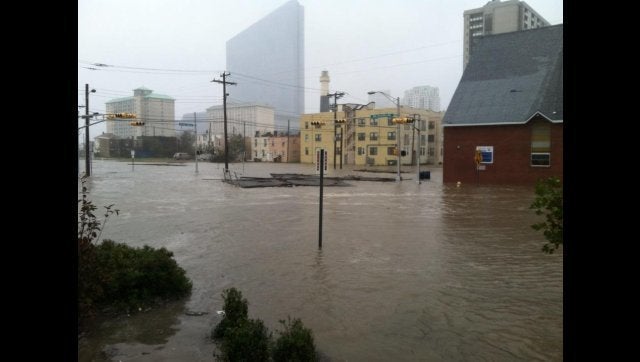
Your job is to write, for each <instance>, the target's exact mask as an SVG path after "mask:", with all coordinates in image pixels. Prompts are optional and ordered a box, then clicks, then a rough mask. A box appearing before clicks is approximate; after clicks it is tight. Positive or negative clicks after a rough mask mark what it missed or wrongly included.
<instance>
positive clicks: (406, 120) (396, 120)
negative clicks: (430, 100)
mask: <svg viewBox="0 0 640 362" xmlns="http://www.w3.org/2000/svg"><path fill="white" fill-rule="evenodd" d="M414 121H415V119H413V118H410V117H402V118H394V119H393V123H396V124H405V123H413V122H414Z"/></svg>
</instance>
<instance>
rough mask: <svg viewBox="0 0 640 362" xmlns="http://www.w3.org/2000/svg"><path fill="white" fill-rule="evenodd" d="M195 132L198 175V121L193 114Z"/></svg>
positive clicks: (194, 113)
mask: <svg viewBox="0 0 640 362" xmlns="http://www.w3.org/2000/svg"><path fill="white" fill-rule="evenodd" d="M193 132H194V134H195V136H196V154H195V156H196V173H198V121H197V118H196V112H193Z"/></svg>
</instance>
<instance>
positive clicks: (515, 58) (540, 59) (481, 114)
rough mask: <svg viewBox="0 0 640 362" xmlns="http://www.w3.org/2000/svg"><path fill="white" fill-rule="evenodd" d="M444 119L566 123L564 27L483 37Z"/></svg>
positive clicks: (450, 121)
mask: <svg viewBox="0 0 640 362" xmlns="http://www.w3.org/2000/svg"><path fill="white" fill-rule="evenodd" d="M472 47H473V55H472V56H471V58H470V59H469V63H468V64H467V68H466V69H465V71H464V73H463V75H462V79H461V80H460V83H459V84H458V87H457V88H456V91H455V93H454V95H453V98H452V99H451V104H450V105H449V108H448V109H447V112H446V114H445V116H444V118H443V124H444V125H445V126H446V125H483V124H514V123H516V124H517V123H525V122H527V121H528V120H529V118H530V117H531V116H532V115H533V114H535V113H536V112H540V113H542V114H544V115H545V117H547V118H548V119H550V120H551V121H555V122H557V121H562V117H563V112H562V108H563V107H562V106H563V104H562V102H563V97H562V91H563V86H562V75H563V74H562V61H563V58H562V48H563V37H562V25H556V26H549V27H543V28H538V29H532V30H525V31H517V32H512V33H504V34H496V35H489V36H484V37H480V38H479V39H477V40H476V41H475V42H474V44H473V45H472Z"/></svg>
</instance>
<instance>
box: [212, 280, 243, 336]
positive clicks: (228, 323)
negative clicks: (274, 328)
mask: <svg viewBox="0 0 640 362" xmlns="http://www.w3.org/2000/svg"><path fill="white" fill-rule="evenodd" d="M222 299H223V300H224V306H223V307H222V309H223V310H224V317H223V318H222V320H221V321H220V323H218V325H216V327H215V328H214V329H213V331H212V332H211V338H213V339H222V338H224V336H225V334H226V332H227V331H228V330H229V329H231V328H235V327H238V326H239V325H240V324H241V323H242V322H244V321H246V320H247V318H248V317H249V303H248V302H247V300H246V299H244V298H242V292H240V291H239V290H237V289H236V288H231V289H225V290H224V291H223V292H222Z"/></svg>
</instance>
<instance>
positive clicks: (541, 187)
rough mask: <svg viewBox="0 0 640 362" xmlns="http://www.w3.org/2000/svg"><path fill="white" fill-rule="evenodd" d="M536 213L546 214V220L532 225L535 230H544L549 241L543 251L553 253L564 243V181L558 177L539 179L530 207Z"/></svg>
mask: <svg viewBox="0 0 640 362" xmlns="http://www.w3.org/2000/svg"><path fill="white" fill-rule="evenodd" d="M529 208H530V209H534V210H535V211H536V215H543V214H544V215H545V221H542V222H539V223H536V224H533V225H531V227H532V228H533V229H535V230H542V231H543V233H544V236H545V238H546V239H547V241H548V243H546V244H545V245H544V246H543V247H542V251H544V252H545V253H548V254H552V253H553V252H554V251H555V250H556V249H558V248H559V247H560V245H561V244H562V243H563V233H562V213H563V204H562V183H561V182H560V179H558V178H556V177H549V178H547V179H545V180H539V181H538V183H537V184H536V198H535V200H534V201H533V203H532V204H531V206H530V207H529Z"/></svg>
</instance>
